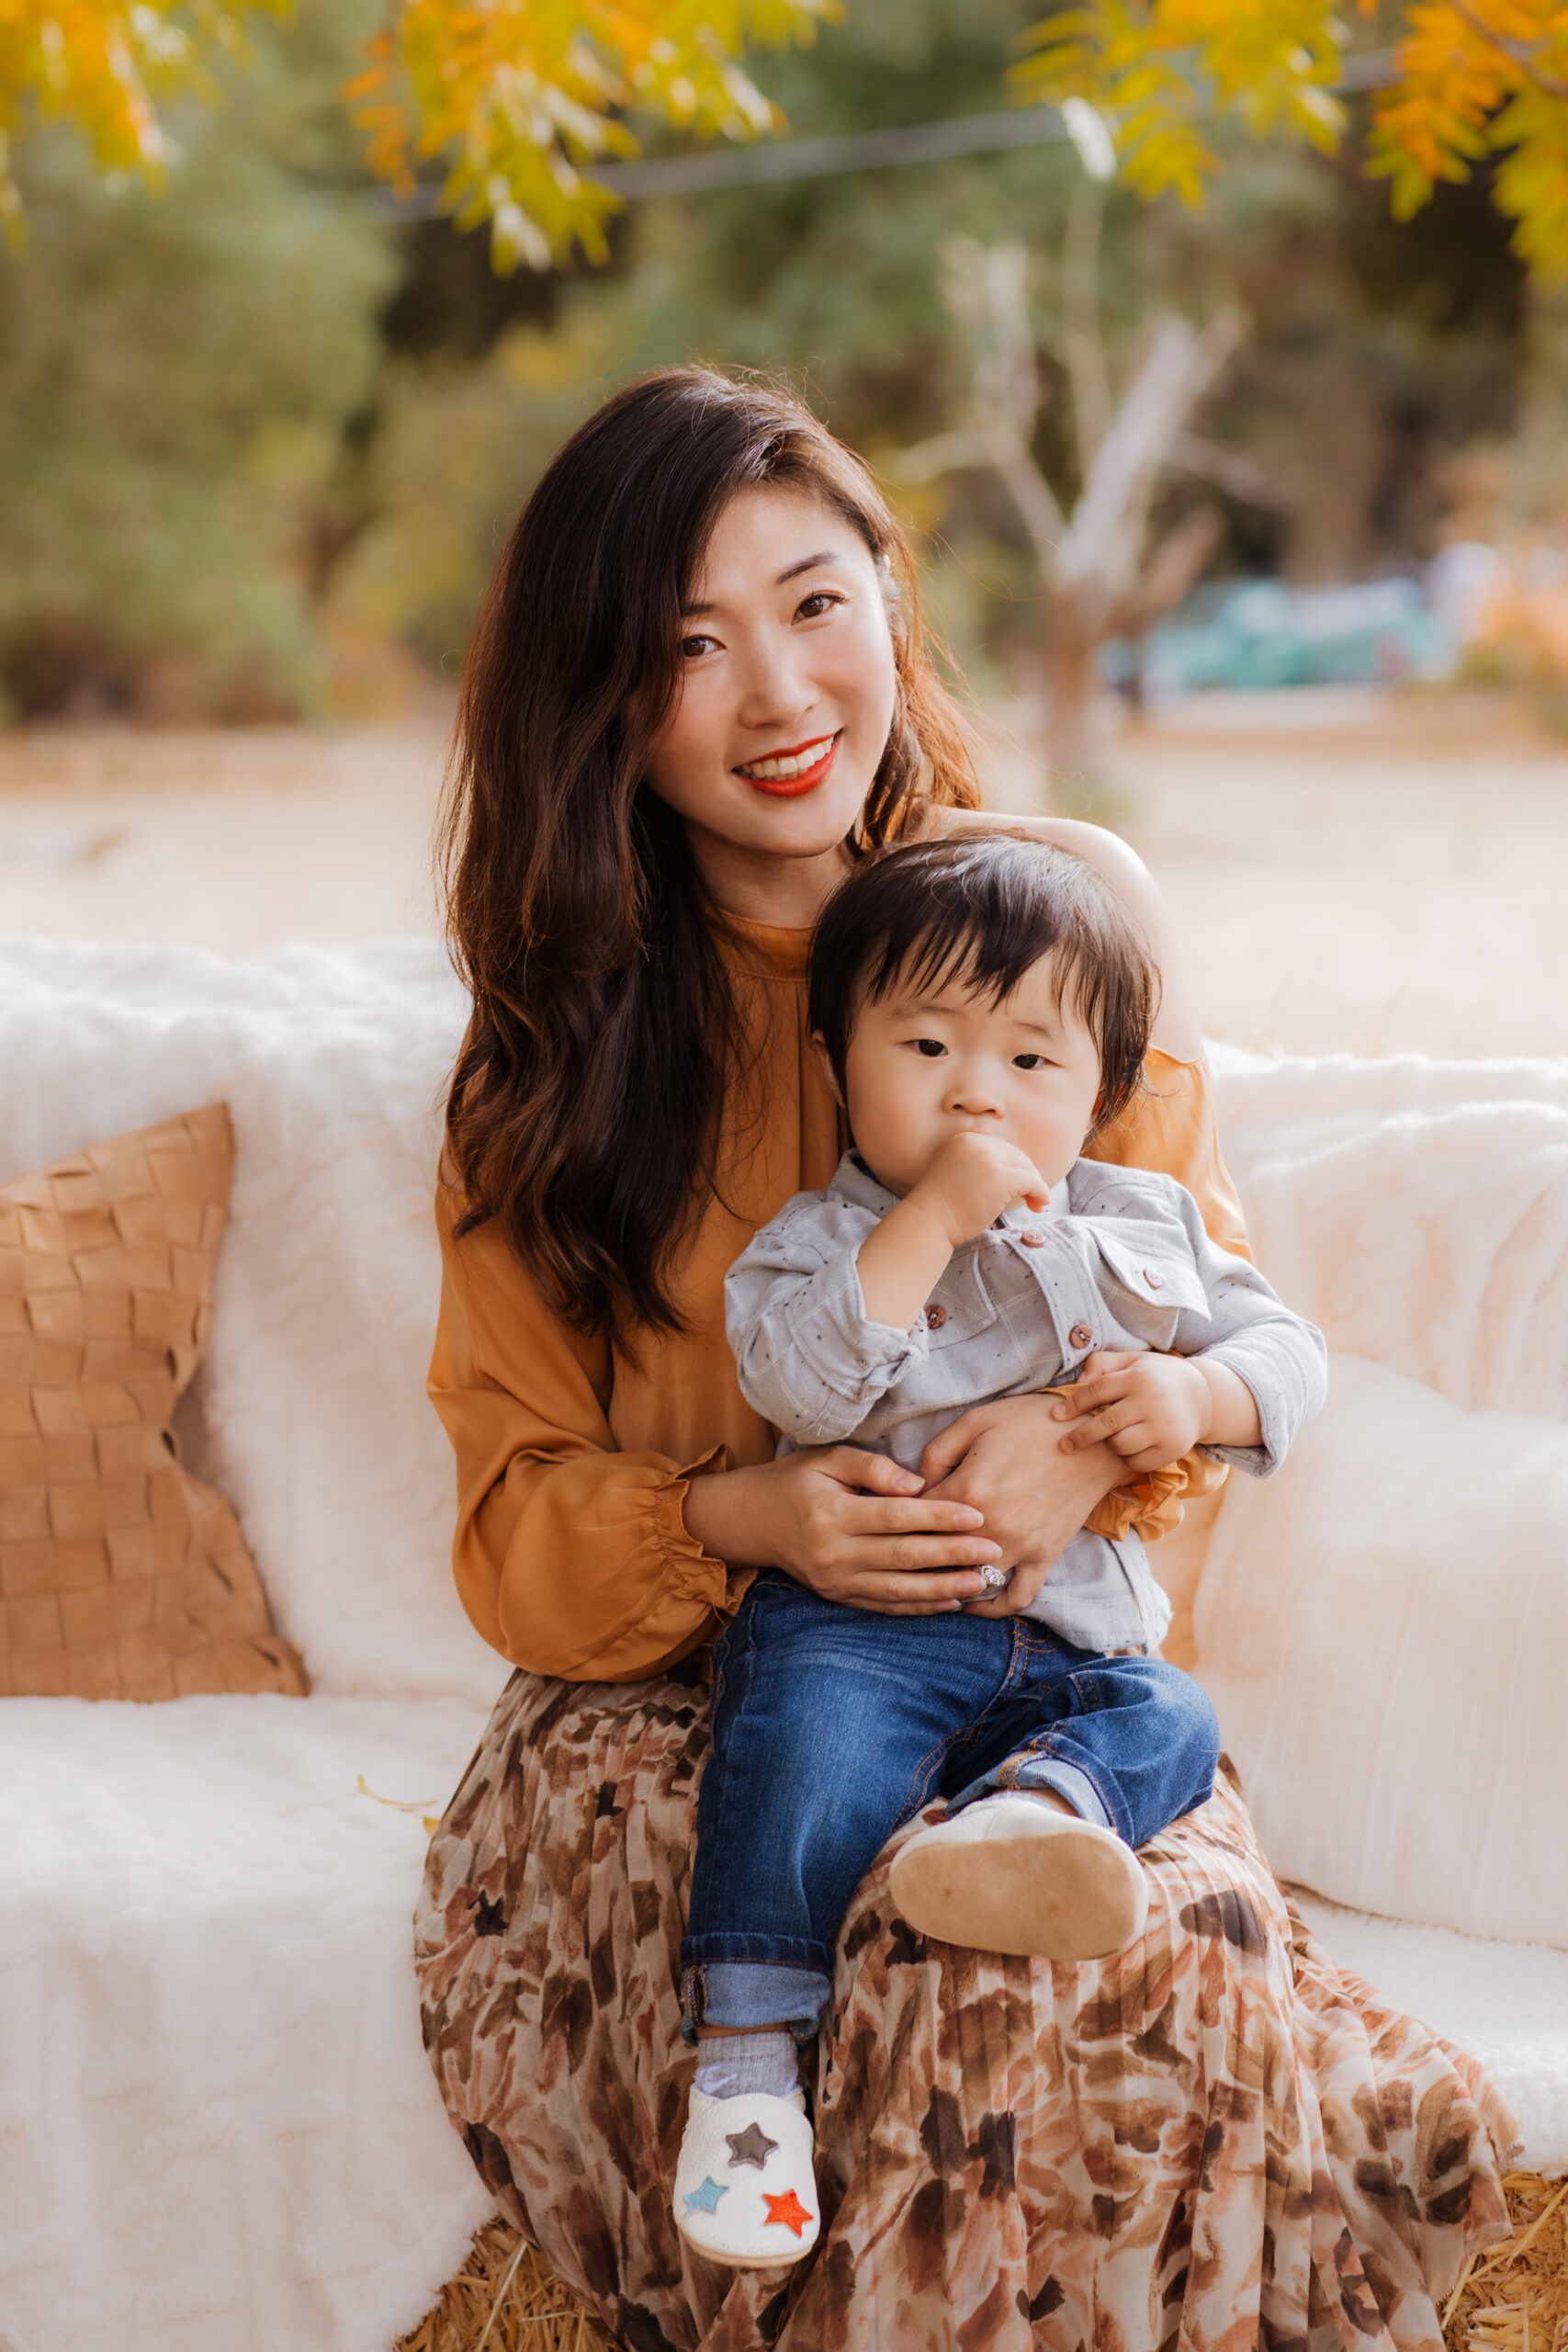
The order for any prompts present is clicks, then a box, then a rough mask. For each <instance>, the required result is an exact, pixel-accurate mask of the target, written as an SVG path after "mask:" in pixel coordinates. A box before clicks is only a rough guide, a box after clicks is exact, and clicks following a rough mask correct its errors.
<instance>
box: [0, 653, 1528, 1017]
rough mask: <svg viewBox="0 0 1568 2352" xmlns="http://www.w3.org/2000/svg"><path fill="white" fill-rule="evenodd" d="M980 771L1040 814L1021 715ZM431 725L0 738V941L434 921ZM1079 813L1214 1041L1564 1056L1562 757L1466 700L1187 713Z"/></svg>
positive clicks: (256, 936)
mask: <svg viewBox="0 0 1568 2352" xmlns="http://www.w3.org/2000/svg"><path fill="white" fill-rule="evenodd" d="M1005 716H1006V718H1007V719H1008V721H1009V723H1010V726H1011V727H1012V728H1013V729H1014V739H1013V748H1011V749H1010V750H1009V749H1007V748H1005V747H1001V748H998V749H997V750H996V751H995V752H994V753H993V754H992V767H991V779H992V785H993V794H994V797H995V799H996V802H997V804H998V806H1001V807H1007V808H1011V809H1026V808H1029V807H1031V806H1034V805H1038V801H1037V794H1038V786H1037V783H1036V775H1037V763H1036V761H1035V759H1034V757H1033V755H1032V752H1031V751H1030V749H1029V737H1030V734H1031V731H1032V729H1031V715H1030V713H1029V712H1028V710H1027V709H1018V710H1013V711H1010V712H1009V713H1007V714H1005ZM447 721H448V710H447V706H446V704H445V703H444V702H440V701H437V700H434V699H433V700H432V701H430V702H429V703H427V704H425V705H423V706H422V707H419V708H417V709H416V710H414V711H413V712H412V713H411V715H410V716H408V717H407V718H404V719H403V720H401V721H400V722H399V723H398V724H396V725H388V726H383V727H367V728H358V729H339V730H333V731H326V730H322V731H314V730H306V729H276V730H274V729H254V730H235V731H231V732H224V733H194V732H193V733H171V734H152V733H140V732H135V731H132V730H130V729H111V728H94V729H61V730H36V731H30V732H28V733H25V734H15V735H11V736H8V737H0V931H8V932H17V931H27V932H34V933H45V934H47V935H49V936H51V937H55V938H95V937H96V938H103V939H152V940H165V941H185V942H188V943H190V944H194V945H197V946H202V947H208V948H212V949H215V950H216V951H218V952H219V953H220V954H222V955H226V956H243V955H246V954H249V953H251V952H253V951H254V950H255V949H257V948H261V947H265V946H267V945H270V944H273V943H275V942H278V941H282V940H289V939H359V938H369V937H375V936H378V935H381V934H384V933H392V932H407V931H420V932H423V931H429V930H431V929H433V928H434V922H435V901H434V888H433V885H432V878H431V856H430V835H431V825H432V816H433V810H434V797H435V790H436V785H437V780H438V776H439V771H440V762H441V752H442V747H443V741H444V737H445V732H446V725H447ZM1111 776H1112V782H1111V786H1110V787H1109V789H1108V792H1107V793H1106V795H1105V796H1103V797H1102V798H1101V800H1100V804H1099V809H1098V813H1100V815H1101V816H1102V817H1104V818H1105V819H1107V820H1110V821H1113V822H1114V823H1115V824H1116V825H1117V827H1118V829H1119V830H1121V831H1123V832H1124V833H1125V834H1126V835H1127V837H1128V839H1129V840H1131V841H1132V842H1134V845H1135V846H1136V847H1137V848H1138V849H1139V850H1140V851H1141V853H1142V854H1143V855H1144V856H1145V858H1146V859H1147V861H1148V863H1149V865H1150V866H1151V867H1152V868H1153V870H1154V872H1155V874H1156V876H1157V878H1158V879H1159V881H1160V883H1161V885H1162V886H1163V888H1164V889H1165V891H1166V893H1167V895H1168V899H1169V902H1170V905H1171V908H1172V910H1173V913H1174V917H1175V921H1176V924H1177V927H1178V931H1179V935H1180V936H1181V938H1182V940H1183V941H1184V943H1185V945H1186V949H1187V952H1188V955H1189V957H1190V967H1191V972H1192V976H1193V979H1194V983H1195V988H1196V993H1197V998H1198V1001H1199V1005H1200V1008H1201V1012H1202V1016H1203V1019H1204V1023H1205V1025H1206V1027H1207V1028H1208V1030H1209V1032H1210V1034H1211V1035H1214V1036H1219V1037H1224V1038H1227V1039H1230V1040H1231V1041H1233V1042H1235V1043H1236V1044H1240V1045H1247V1046H1258V1047H1262V1048H1265V1049H1269V1050H1283V1051H1301V1052H1325V1051H1331V1050H1336V1049H1338V1050H1345V1051H1349V1052H1353V1053H1361V1054H1383V1053H1391V1052H1395V1051H1398V1050H1401V1049H1411V1048H1414V1049H1416V1050H1420V1051H1424V1052H1427V1053H1432V1054H1443V1055H1472V1054H1475V1055H1481V1054H1488V1053H1525V1054H1562V1055H1568V745H1564V744H1561V743H1557V742H1555V741H1552V740H1551V739H1550V738H1547V737H1545V736H1542V735H1541V734H1540V733H1539V732H1538V731H1536V730H1535V729H1533V727H1532V726H1531V725H1530V723H1529V719H1528V718H1527V717H1526V716H1525V715H1524V714H1523V712H1522V711H1520V710H1519V709H1517V707H1511V706H1509V705H1508V704H1506V703H1503V702H1498V701H1495V700H1493V699H1491V698H1488V697H1484V696H1480V695H1475V696H1471V695H1444V696H1440V697H1432V698H1427V699H1420V700H1416V701H1407V700H1404V699H1396V698H1391V697H1385V696H1382V695H1378V694H1376V693H1372V692H1365V693H1363V692H1359V691H1357V692H1349V693H1339V694H1335V693H1332V692H1329V693H1324V694H1316V695H1314V694H1312V693H1308V694H1298V695H1267V696H1242V695H1232V696H1228V697H1216V698H1208V697H1195V698H1194V699H1193V700H1192V701H1191V702H1190V703H1189V704H1187V705H1183V706H1180V707H1177V708H1176V709H1173V710H1172V711H1169V712H1168V713H1165V714H1163V715H1162V716H1161V717H1160V718H1157V719H1156V721H1154V722H1152V723H1150V724H1148V725H1146V726H1145V727H1144V728H1142V729H1138V730H1136V731H1134V732H1123V733H1122V736H1121V737H1120V738H1119V739H1118V741H1116V743H1115V745H1114V748H1113V752H1112V754H1111Z"/></svg>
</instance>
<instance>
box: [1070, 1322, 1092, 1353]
mask: <svg viewBox="0 0 1568 2352" xmlns="http://www.w3.org/2000/svg"><path fill="white" fill-rule="evenodd" d="M1067 1338H1068V1340H1070V1341H1071V1343H1072V1345H1073V1346H1074V1347H1075V1348H1092V1347H1093V1345H1094V1333H1093V1332H1092V1331H1091V1330H1090V1329H1089V1325H1088V1324H1087V1323H1075V1324H1074V1325H1073V1328H1072V1329H1071V1330H1070V1331H1069V1332H1068V1333H1067Z"/></svg>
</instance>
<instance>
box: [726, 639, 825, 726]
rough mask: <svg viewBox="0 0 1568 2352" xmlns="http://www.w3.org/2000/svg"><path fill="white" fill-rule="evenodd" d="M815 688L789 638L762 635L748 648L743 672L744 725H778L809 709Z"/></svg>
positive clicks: (741, 686) (740, 716) (741, 721)
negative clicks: (771, 637)
mask: <svg viewBox="0 0 1568 2352" xmlns="http://www.w3.org/2000/svg"><path fill="white" fill-rule="evenodd" d="M816 698H817V697H816V690H815V688H814V687H813V685H812V684H811V682H810V680H809V679H808V678H807V676H806V674H805V670H804V665H803V663H802V662H801V659H800V655H799V652H798V650H797V649H796V648H795V646H793V645H792V644H791V643H790V642H789V640H788V639H787V638H785V639H780V640H773V639H761V640H758V641H755V642H753V643H752V644H751V645H750V646H748V648H747V649H746V653H745V657H744V666H743V669H742V673H741V684H740V706H739V711H738V712H737V714H736V715H737V717H738V718H739V721H740V724H741V725H742V727H777V726H780V725H782V724H784V723H785V722H787V721H788V720H790V719H793V718H799V717H800V715H801V714H802V712H804V711H807V710H809V709H810V707H811V705H812V704H813V702H814V701H815V700H816Z"/></svg>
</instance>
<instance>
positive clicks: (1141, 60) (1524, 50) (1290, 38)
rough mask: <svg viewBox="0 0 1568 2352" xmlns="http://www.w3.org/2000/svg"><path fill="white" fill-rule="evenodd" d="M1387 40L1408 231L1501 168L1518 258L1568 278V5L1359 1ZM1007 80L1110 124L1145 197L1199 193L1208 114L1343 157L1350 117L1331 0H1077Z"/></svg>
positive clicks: (1372, 157)
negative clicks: (1452, 186)
mask: <svg viewBox="0 0 1568 2352" xmlns="http://www.w3.org/2000/svg"><path fill="white" fill-rule="evenodd" d="M1359 14H1360V16H1361V18H1362V20H1363V26H1364V27H1366V26H1367V23H1368V20H1369V19H1372V18H1374V17H1375V18H1376V21H1377V30H1378V33H1379V34H1380V35H1381V36H1382V37H1385V38H1386V37H1387V35H1388V34H1389V33H1391V32H1392V33H1393V34H1394V35H1395V36H1396V37H1395V39H1394V44H1393V57H1392V62H1391V64H1390V67H1389V70H1388V74H1387V86H1386V87H1383V88H1381V89H1380V90H1379V92H1378V95H1377V97H1376V100H1375V103H1374V107H1373V113H1372V120H1371V130H1370V135H1369V137H1368V141H1367V153H1368V163H1369V168H1370V169H1371V171H1372V172H1373V173H1374V174H1375V175H1379V176H1381V177H1383V178H1386V179H1388V180H1389V181H1390V182H1391V183H1392V192H1393V209H1394V213H1395V216H1396V217H1397V218H1398V219H1400V220H1409V219H1410V218H1412V216H1413V215H1414V214H1415V213H1416V212H1418V211H1419V210H1420V209H1421V208H1422V206H1423V205H1425V204H1427V202H1428V201H1429V200H1430V198H1431V196H1432V193H1433V189H1434V187H1436V186H1437V184H1438V182H1439V181H1450V182H1461V181H1464V180H1467V179H1468V178H1469V177H1470V175H1471V174H1472V170H1473V169H1474V168H1475V167H1476V165H1477V164H1480V163H1483V162H1484V161H1486V160H1488V159H1493V160H1495V164H1496V168H1495V172H1494V174H1493V175H1492V186H1493V192H1494V196H1495V202H1496V204H1497V206H1498V209H1500V210H1501V211H1502V212H1503V213H1504V214H1505V215H1506V217H1507V218H1508V219H1509V220H1512V221H1514V222H1515V224H1516V231H1515V237H1514V244H1515V249H1516V251H1517V253H1518V254H1519V256H1520V258H1521V259H1522V260H1523V261H1524V262H1525V263H1526V264H1527V265H1528V266H1529V268H1530V270H1531V271H1532V272H1533V273H1535V274H1536V275H1537V276H1538V277H1540V278H1541V279H1542V280H1543V281H1544V282H1547V283H1554V282H1561V281H1562V280H1564V279H1568V13H1565V12H1564V10H1563V8H1562V0H1400V5H1398V6H1394V5H1393V0H1388V4H1387V5H1385V6H1382V8H1381V9H1380V8H1379V6H1378V0H1360V8H1359ZM1027 47H1028V51H1029V53H1028V55H1027V56H1026V57H1025V58H1024V59H1023V60H1022V61H1021V62H1019V63H1018V64H1017V65H1015V66H1014V67H1013V69H1012V72H1011V74H1010V79H1011V81H1012V83H1013V85H1014V87H1015V88H1016V89H1017V91H1018V93H1019V95H1020V96H1025V97H1029V98H1032V99H1033V100H1035V101H1036V102H1038V101H1040V100H1042V99H1052V100H1056V101H1058V102H1060V101H1063V100H1070V99H1072V98H1075V97H1076V98H1077V99H1078V100H1079V101H1080V102H1081V103H1084V104H1088V105H1090V106H1092V107H1096V108H1097V109H1098V110H1099V111H1100V113H1101V114H1103V115H1104V116H1105V117H1106V118H1107V119H1110V120H1111V122H1112V123H1114V125H1115V127H1116V137H1117V143H1118V147H1119V150H1120V154H1121V162H1122V172H1123V173H1124V175H1125V176H1126V179H1127V181H1128V183H1129V185H1130V186H1132V187H1134V188H1136V189H1137V190H1138V192H1139V193H1140V194H1141V195H1143V196H1149V197H1152V196H1157V195H1160V194H1162V193H1163V192H1164V191H1165V190H1167V189H1171V190H1174V191H1175V193H1176V194H1177V195H1179V197H1181V198H1183V200H1184V201H1185V202H1187V203H1188V204H1192V205H1196V204H1198V203H1200V202H1201V200H1202V196H1203V191H1204V187H1205V183H1206V182H1207V181H1208V180H1209V179H1210V178H1211V177H1212V176H1213V175H1215V174H1216V173H1217V172H1218V171H1219V169H1220V162H1221V156H1220V150H1219V148H1218V146H1217V144H1216V142H1215V139H1214V136H1213V121H1214V119H1216V118H1223V117H1229V118H1230V119H1233V120H1235V122H1237V123H1239V124H1240V125H1241V127H1242V128H1243V129H1244V130H1246V131H1247V132H1248V133H1249V134H1250V135H1252V136H1253V137H1257V138H1269V137H1276V136H1279V135H1281V134H1284V135H1286V136H1290V137H1293V138H1296V139H1298V140H1304V141H1307V142H1308V143H1309V144H1310V145H1312V146H1314V147H1315V148H1317V149H1318V150H1319V152H1320V153H1324V154H1332V153H1336V152H1337V149H1338V147H1339V145H1340V143H1341V141H1342V140H1343V138H1344V136H1345V133H1346V130H1347V128H1348V115H1347V111H1346V108H1345V107H1344V106H1343V105H1342V103H1341V102H1340V100H1339V99H1338V98H1337V96H1335V95H1334V90H1335V85H1337V84H1339V83H1341V82H1343V80H1344V79H1345V76H1346V72H1347V63H1348V52H1349V48H1350V28H1349V26H1348V23H1347V21H1346V12H1345V11H1344V10H1343V9H1342V8H1341V7H1340V6H1339V5H1338V0H1253V5H1251V6H1246V7H1240V6H1236V5H1235V0H1078V5H1075V6H1068V7H1063V8H1057V9H1055V10H1054V11H1053V12H1052V13H1050V14H1049V15H1047V16H1045V17H1043V18H1042V19H1041V20H1040V22H1039V23H1038V24H1037V25H1036V26H1035V27H1034V28H1032V33H1031V34H1030V36H1029V39H1028V43H1027Z"/></svg>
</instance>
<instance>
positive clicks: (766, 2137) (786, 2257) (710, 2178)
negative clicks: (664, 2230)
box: [671, 2086, 822, 2270]
mask: <svg viewBox="0 0 1568 2352" xmlns="http://www.w3.org/2000/svg"><path fill="white" fill-rule="evenodd" d="M814 2155H815V2150H814V2147H813V2144H812V2136H811V2124H810V2120H809V2119H808V2117H807V2112H806V2099H805V2096H804V2094H803V2093H802V2092H800V2091H799V2090H795V2091H793V2092H792V2093H791V2094H790V2096H789V2098H775V2097H774V2096H773V2094H772V2093H771V2092H767V2091H755V2092H753V2091H743V2092H741V2093H739V2095H738V2096H737V2097H736V2098H706V2097H705V2095H704V2093H703V2092H701V2091H700V2090H698V2089H697V2088H696V2087H695V2086H693V2088H692V2092H691V2097H690V2101H689V2104H688V2107H687V2110H686V2128H685V2130H684V2131H683V2132H682V2135H681V2146H680V2150H679V2152H678V2154H677V2155H676V2159H675V2179H674V2183H673V2191H674V2193H673V2196H672V2199H671V2205H672V2209H673V2214H674V2221H675V2227H676V2228H677V2229H678V2230H679V2231H680V2233H681V2235H682V2239H683V2240H684V2241H685V2243H686V2245H688V2246H690V2247H691V2249H692V2251H693V2253H694V2254H698V2255H701V2256H703V2257H704V2258H705V2260H706V2261H708V2262H722V2263H725V2264H728V2267H730V2268H731V2269H735V2270H778V2269H782V2268H784V2267H785V2266H786V2265H788V2264H790V2263H793V2262H803V2261H804V2260H805V2259H806V2257H807V2256H808V2255H809V2254H810V2252H811V2250H812V2248H813V2247H814V2246H815V2245H816V2244H817V2240H818V2233H819V2232H820V2230H821V2226H822V2225H821V2222H820V2219H819V2217H818V2196H817V2179H816V2171H815V2165H814V2162H813V2159H814ZM764 2166H765V2167H766V2176H765V2177H766V2178H767V2179H768V2181H769V2182H770V2183H771V2184H772V2193H771V2194H770V2193H769V2191H768V2190H766V2189H764V2188H763V2187H762V2182H761V2179H758V2180H756V2182H755V2184H753V2181H752V2175H753V2173H756V2174H761V2173H762V2172H763V2167H764ZM730 2189H734V2191H735V2192H736V2193H735V2195H734V2196H733V2197H731V2196H730V2195H729V2193H728V2192H729V2190H730Z"/></svg>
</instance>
